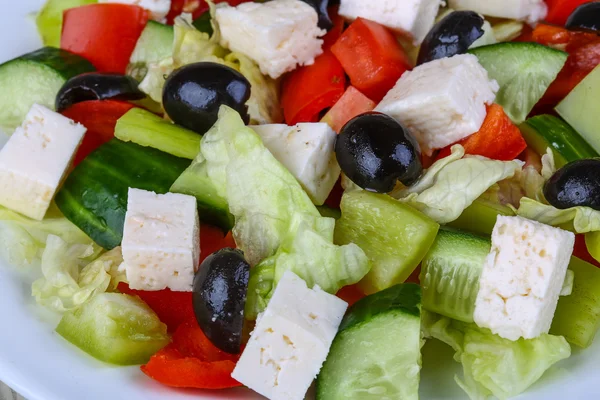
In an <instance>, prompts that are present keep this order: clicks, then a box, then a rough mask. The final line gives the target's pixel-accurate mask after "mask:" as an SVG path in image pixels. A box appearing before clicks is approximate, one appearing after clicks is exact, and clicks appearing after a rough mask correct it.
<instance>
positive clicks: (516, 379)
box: [422, 311, 571, 399]
mask: <svg viewBox="0 0 600 400" xmlns="http://www.w3.org/2000/svg"><path fill="white" fill-rule="evenodd" d="M423 313H424V317H423V319H422V329H423V335H424V336H425V337H427V338H435V339H438V340H440V341H442V342H444V343H446V344H448V345H449V346H451V347H452V348H453V349H454V350H455V352H456V354H455V356H454V358H455V360H456V361H457V362H460V363H461V364H462V367H463V377H462V378H460V377H455V380H456V382H457V383H458V385H459V386H460V387H461V388H462V389H463V390H464V391H465V392H466V393H467V394H468V395H469V397H470V398H471V399H486V398H487V397H488V396H490V395H493V396H496V397H498V398H500V399H506V398H509V397H512V396H516V395H518V394H520V393H522V392H524V391H525V390H526V389H527V388H528V387H529V386H531V385H532V384H533V383H535V382H536V381H537V380H538V379H539V378H540V377H541V376H542V375H543V374H544V372H545V371H546V370H547V369H548V368H550V367H551V366H552V365H553V364H555V363H556V362H558V361H560V360H562V359H565V358H568V357H569V356H570V355H571V348H570V346H569V344H568V343H567V341H566V340H565V338H563V337H562V336H553V335H548V334H543V335H541V336H539V337H537V338H535V339H530V340H525V339H519V340H517V341H511V340H507V339H502V338H501V337H500V336H497V335H494V334H492V333H491V332H490V331H488V330H486V329H481V328H478V327H477V326H476V325H475V324H467V323H463V322H458V321H455V320H451V319H449V318H446V317H442V316H440V315H437V314H432V313H428V312H427V311H423Z"/></svg>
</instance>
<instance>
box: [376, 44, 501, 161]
mask: <svg viewBox="0 0 600 400" xmlns="http://www.w3.org/2000/svg"><path fill="white" fill-rule="evenodd" d="M497 91H498V83H497V82H496V81H495V80H490V79H489V78H488V73H487V71H486V70H485V68H483V67H482V66H481V64H479V61H478V60H477V57H475V56H474V55H471V54H462V55H457V56H454V57H450V58H442V59H438V60H434V61H431V62H428V63H425V64H422V65H420V66H418V67H416V68H415V69H413V70H412V71H407V72H405V73H404V74H403V75H402V76H401V77H400V79H399V80H398V82H397V83H396V85H395V86H394V87H393V88H392V89H391V90H390V91H389V92H388V93H387V94H386V95H385V97H384V98H383V100H381V103H379V104H378V105H377V107H375V111H379V112H382V113H385V114H388V115H390V116H391V117H393V118H395V119H396V120H398V121H399V122H401V123H402V124H404V126H406V127H407V128H408V129H409V130H410V131H411V132H412V134H413V135H414V136H415V138H416V139H417V141H418V142H419V145H420V146H421V150H422V151H423V152H424V153H425V154H427V155H431V153H432V152H433V150H434V149H441V148H443V147H446V146H448V145H450V144H453V143H456V142H458V141H459V140H461V139H464V138H465V137H467V136H469V135H471V134H473V133H475V132H477V131H478V130H479V128H480V127H481V124H483V120H484V119H485V116H486V107H485V105H486V104H491V103H493V101H494V99H495V98H496V92H497Z"/></svg>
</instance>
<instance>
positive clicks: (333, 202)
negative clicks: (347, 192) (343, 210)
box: [325, 177, 344, 209]
mask: <svg viewBox="0 0 600 400" xmlns="http://www.w3.org/2000/svg"><path fill="white" fill-rule="evenodd" d="M343 195H344V188H343V187H342V178H341V177H340V179H338V180H337V182H336V183H335V185H334V186H333V189H331V192H330V193H329V196H328V197H327V200H325V205H326V206H328V207H331V208H337V209H339V208H340V203H341V202H342V196H343Z"/></svg>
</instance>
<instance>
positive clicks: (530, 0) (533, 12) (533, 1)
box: [448, 0, 548, 24]
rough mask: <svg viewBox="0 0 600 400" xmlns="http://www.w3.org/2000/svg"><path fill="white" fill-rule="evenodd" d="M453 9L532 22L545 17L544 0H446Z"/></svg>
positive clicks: (546, 10) (545, 7)
mask: <svg viewBox="0 0 600 400" xmlns="http://www.w3.org/2000/svg"><path fill="white" fill-rule="evenodd" d="M448 5H449V6H450V8H452V9H454V10H471V11H475V12H478V13H480V14H483V15H487V16H490V17H497V18H508V19H518V20H521V21H527V22H529V23H530V24H534V23H536V22H538V21H540V20H542V19H544V18H545V17H546V14H547V13H548V7H547V6H546V3H545V2H544V0H504V1H498V0H448Z"/></svg>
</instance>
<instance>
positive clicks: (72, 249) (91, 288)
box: [31, 235, 126, 312]
mask: <svg viewBox="0 0 600 400" xmlns="http://www.w3.org/2000/svg"><path fill="white" fill-rule="evenodd" d="M93 252H94V248H93V247H92V246H86V245H82V244H75V245H69V244H68V243H67V242H65V241H64V240H62V239H61V238H60V237H58V236H55V235H48V239H47V242H46V248H45V249H44V253H43V255H42V274H43V277H42V278H40V279H38V280H36V281H35V282H33V284H32V287H31V291H32V294H33V296H34V297H35V299H36V301H37V303H38V304H40V305H43V306H45V307H48V308H50V309H52V310H54V311H57V312H65V311H68V310H72V309H74V308H77V307H78V306H80V305H81V304H83V303H85V302H86V301H87V300H88V299H90V298H91V297H93V296H94V295H96V294H98V293H104V292H106V291H107V290H115V289H116V287H117V284H118V283H119V282H121V281H125V280H126V278H125V275H124V273H123V271H119V265H120V264H121V263H122V262H123V256H122V255H121V248H120V247H116V248H114V249H112V250H111V251H109V252H107V253H104V254H103V255H102V256H100V257H98V258H97V259H95V260H94V261H92V262H89V263H87V265H86V266H85V267H83V269H81V267H82V264H86V262H85V260H86V259H87V258H89V257H90V255H91V254H93Z"/></svg>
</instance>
